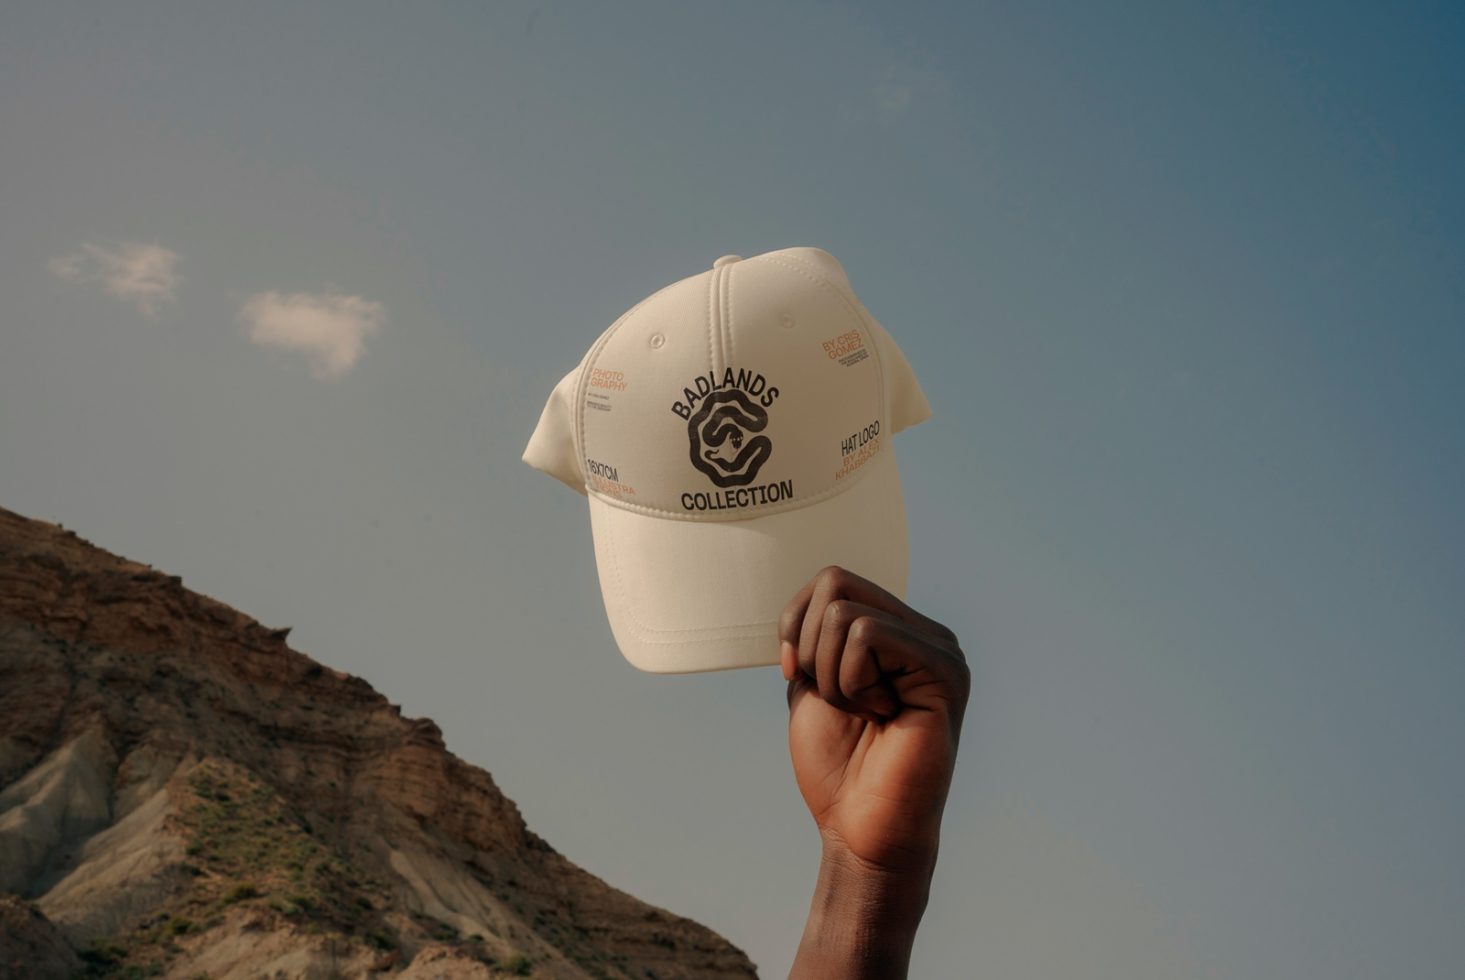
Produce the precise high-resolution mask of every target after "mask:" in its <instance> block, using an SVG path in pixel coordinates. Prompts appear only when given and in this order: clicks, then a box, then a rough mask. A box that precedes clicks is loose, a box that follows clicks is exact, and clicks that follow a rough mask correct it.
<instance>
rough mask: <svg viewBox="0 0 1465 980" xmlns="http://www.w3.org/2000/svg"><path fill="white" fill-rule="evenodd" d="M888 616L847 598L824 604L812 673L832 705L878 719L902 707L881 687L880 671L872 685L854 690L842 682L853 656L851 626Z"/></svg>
mask: <svg viewBox="0 0 1465 980" xmlns="http://www.w3.org/2000/svg"><path fill="white" fill-rule="evenodd" d="M888 615H889V614H888V613H885V612H882V611H880V610H878V609H875V608H874V607H872V606H865V605H861V604H860V603H858V602H851V601H850V600H848V599H835V600H834V601H833V602H830V603H829V604H828V605H826V606H825V607H824V617H823V620H822V622H821V623H820V628H819V635H818V639H817V641H816V646H815V649H814V674H813V676H814V683H815V685H816V686H817V687H818V690H819V696H820V697H821V698H823V699H824V700H825V701H826V702H828V703H829V704H830V705H831V706H833V707H835V708H838V709H839V710H840V711H844V712H846V713H848V714H852V715H862V716H864V717H867V718H877V719H878V718H884V717H889V716H892V715H894V714H895V712H896V711H897V710H899V706H898V704H894V703H892V698H891V697H889V696H888V693H887V692H881V691H880V690H879V687H878V684H879V680H880V678H879V676H878V672H877V675H876V677H875V678H874V682H873V683H872V684H866V685H863V686H860V687H858V688H856V689H852V690H846V688H845V686H844V684H843V677H844V670H845V667H844V661H845V660H846V658H848V657H849V655H850V650H849V647H848V641H849V636H850V631H851V629H852V628H853V627H854V626H855V624H856V623H858V622H860V621H861V620H862V619H868V618H871V617H885V616H888ZM882 695H884V696H882Z"/></svg>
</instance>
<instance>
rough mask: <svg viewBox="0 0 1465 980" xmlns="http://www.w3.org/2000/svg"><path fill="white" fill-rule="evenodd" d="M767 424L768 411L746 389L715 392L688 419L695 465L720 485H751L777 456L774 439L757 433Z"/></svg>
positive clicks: (688, 431) (693, 463) (727, 389)
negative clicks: (775, 454)
mask: <svg viewBox="0 0 1465 980" xmlns="http://www.w3.org/2000/svg"><path fill="white" fill-rule="evenodd" d="M767 425H768V410H767V409H765V408H764V407H763V406H762V405H759V404H758V403H757V402H755V401H753V399H751V398H749V397H748V396H747V395H745V394H744V393H743V392H741V391H739V390H738V389H736V388H725V389H723V390H721V391H714V392H712V393H711V394H709V395H708V396H707V397H706V399H705V400H704V401H703V402H702V407H701V408H699V409H698V410H697V411H696V412H695V413H693V414H692V417H691V418H690V419H688V420H687V435H688V437H689V439H690V440H691V444H692V447H691V448H692V465H693V466H695V467H697V469H699V470H701V471H702V472H703V473H706V474H707V478H708V479H709V480H711V481H712V482H713V483H715V484H717V485H718V486H719V487H743V486H747V485H748V484H749V483H752V482H753V480H754V479H755V478H756V477H757V476H758V471H759V470H760V469H762V468H763V464H764V463H766V462H767V461H768V457H769V456H771V455H773V442H772V440H770V439H769V438H768V437H767V436H764V435H756V433H759V432H762V431H763V429H764V428H765V427H766V426H767ZM750 433H752V435H750Z"/></svg>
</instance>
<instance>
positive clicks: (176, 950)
mask: <svg viewBox="0 0 1465 980" xmlns="http://www.w3.org/2000/svg"><path fill="white" fill-rule="evenodd" d="M287 632H288V631H287V630H272V629H269V628H267V627H264V626H262V625H260V624H259V623H257V622H255V621H254V620H252V619H250V618H249V617H248V616H245V615H243V614H241V613H239V612H237V611H235V610H234V609H231V608H230V607H228V606H226V605H224V604H222V603H219V602H216V601H214V600H212V599H209V598H207V597H205V596H201V595H197V594H195V593H193V592H190V591H188V590H187V589H185V588H183V585H182V583H181V581H180V580H179V578H178V577H177V576H170V575H166V574H164V573H162V572H159V571H156V570H154V569H153V568H151V567H149V566H146V565H141V564H138V563H136V562H131V561H127V560H125V559H123V558H119V557H117V556H115V555H112V554H110V553H108V552H106V551H103V550H101V549H100V548H97V547H94V546H93V545H91V544H89V543H88V542H86V541H83V540H81V539H80V538H78V537H77V536H76V535H75V534H74V533H72V532H70V531H66V530H64V529H62V528H60V527H58V526H56V525H53V524H47V523H44V522H40V521H34V520H30V519H27V518H25V517H22V516H20V515H18V514H14V513H12V512H10V511H7V510H4V509H0V976H16V977H21V976H23V977H48V976H57V977H72V976H77V975H85V976H119V977H134V976H163V977H170V978H171V977H177V978H197V977H199V976H207V977H211V978H214V980H222V978H230V977H241V978H242V977H259V976H270V977H274V976H280V977H355V976H392V977H399V978H429V977H432V978H438V977H441V978H460V977H461V978H467V977H491V976H503V975H526V976H536V977H544V978H565V980H570V978H575V980H581V978H591V977H595V978H617V980H620V978H636V980H656V978H660V980H673V978H694V977H695V978H704V977H705V978H722V977H728V978H731V977H755V976H756V975H757V974H756V972H755V970H754V968H753V965H752V963H751V962H749V960H748V958H747V957H746V956H745V955H744V954H743V952H742V951H741V950H739V949H737V948H736V947H734V946H732V945H731V944H730V943H728V942H727V941H726V940H724V939H722V938H721V937H719V936H717V935H716V934H714V933H712V932H711V931H709V930H708V929H706V928H704V927H703V926H700V925H698V924H697V923H695V922H692V921H690V920H688V919H685V918H682V917H680V916H677V915H673V914H671V913H670V912H667V911H665V910H663V909H658V908H655V907H653V906H650V905H647V904H645V903H643V902H641V901H638V900H637V899H635V898H633V897H631V896H629V895H626V894H625V893H623V892H619V891H616V890H615V889H613V888H611V887H609V886H608V885H606V884H605V883H604V882H602V881H601V880H600V879H598V878H596V877H594V876H593V875H591V874H589V873H587V872H586V871H584V870H582V869H580V868H578V867H576V866H575V865H574V864H572V863H570V862H569V861H568V860H566V859H565V858H564V857H563V856H561V855H560V854H558V853H557V852H556V851H555V850H554V848H552V847H551V846H550V845H549V844H548V843H546V842H545V841H544V840H543V839H542V838H540V837H538V836H537V835H535V834H534V832H533V831H531V830H529V829H528V828H527V827H526V826H525V824H524V821H523V819H522V818H521V816H520V814H519V811H518V808H517V807H515V805H514V803H513V802H512V801H511V800H509V799H507V798H506V797H505V796H504V795H503V794H502V793H501V792H500V791H499V790H498V788H497V787H496V786H495V785H494V782H493V779H492V778H491V777H490V776H489V774H488V773H486V772H484V771H483V770H482V769H478V768H476V767H474V766H471V765H469V764H467V763H466V762H464V761H462V760H461V759H458V758H457V757H455V756H454V755H452V753H450V752H448V751H447V750H446V749H445V747H444V745H443V739H442V735H441V732H440V731H439V730H438V728H437V727H436V726H435V725H434V724H433V723H432V722H430V721H426V720H414V719H409V718H403V717H402V716H401V714H400V712H399V710H398V709H397V707H396V706H395V705H392V704H390V703H388V702H387V700H386V699H385V698H383V697H382V696H381V695H380V694H378V693H376V692H375V691H374V690H372V688H371V687H370V686H369V685H368V684H367V683H366V682H365V681H363V680H361V679H360V678H357V677H352V676H350V675H347V674H343V673H339V672H337V671H334V670H331V669H330V668H328V667H323V666H321V665H320V664H318V663H315V662H314V661H312V660H311V659H310V658H309V657H306V656H305V655H303V654H301V653H298V652H296V651H294V650H291V649H290V647H289V646H288V645H287V644H286V634H287Z"/></svg>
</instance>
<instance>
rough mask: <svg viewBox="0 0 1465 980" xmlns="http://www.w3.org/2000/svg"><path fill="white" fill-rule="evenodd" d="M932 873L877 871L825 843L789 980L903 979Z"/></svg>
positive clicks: (928, 891) (928, 890)
mask: <svg viewBox="0 0 1465 980" xmlns="http://www.w3.org/2000/svg"><path fill="white" fill-rule="evenodd" d="M934 869H935V859H934V857H933V858H932V861H931V864H930V867H928V868H927V869H926V870H925V871H924V872H914V871H913V872H890V871H881V870H877V869H875V868H872V867H871V866H870V865H868V864H866V863H865V862H862V861H861V860H860V859H859V858H856V857H854V856H853V855H851V854H849V853H848V852H847V851H843V850H841V849H840V848H838V847H837V846H830V845H826V846H825V848H824V858H823V861H822V862H821V864H820V866H819V880H818V883H817V884H816V885H815V888H814V899H813V901H812V902H811V903H810V906H809V921H808V923H807V924H806V925H805V926H804V937H803V940H802V941H801V942H800V944H799V952H798V955H797V956H796V957H795V959H794V965H793V969H792V970H791V971H790V972H789V980H814V978H820V980H823V978H828V977H839V978H841V980H900V978H904V977H905V976H906V971H907V969H908V968H909V966H910V958H911V948H912V946H913V945H914V944H915V939H916V929H917V927H918V926H919V925H920V923H921V916H922V914H924V913H925V911H926V901H927V899H928V898H929V897H930V890H931V873H932V871H933V870H934Z"/></svg>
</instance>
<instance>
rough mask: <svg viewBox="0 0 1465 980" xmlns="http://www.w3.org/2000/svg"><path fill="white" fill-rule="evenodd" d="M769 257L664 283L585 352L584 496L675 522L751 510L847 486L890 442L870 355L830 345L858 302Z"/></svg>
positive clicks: (851, 320) (792, 503) (738, 515)
mask: <svg viewBox="0 0 1465 980" xmlns="http://www.w3.org/2000/svg"><path fill="white" fill-rule="evenodd" d="M767 258H768V257H766V256H760V257H758V258H756V259H749V260H746V261H742V262H737V263H730V264H727V265H724V266H723V267H720V268H719V269H716V270H712V271H711V272H708V273H704V274H702V275H700V276H696V277H692V278H690V279H687V280H683V281H682V282H680V283H677V284H675V285H674V286H672V287H669V288H668V289H666V290H664V291H663V292H662V293H661V294H660V295H659V296H658V297H656V299H655V301H654V302H648V303H646V304H644V305H643V306H642V307H641V308H639V309H638V310H636V311H635V313H634V314H633V315H631V316H628V317H627V318H626V320H625V321H624V322H623V323H622V324H621V325H620V327H619V329H618V330H617V331H616V333H615V334H614V335H613V336H611V337H610V338H609V339H608V340H607V341H606V343H605V344H604V345H603V346H602V348H601V349H600V350H599V352H598V354H597V355H596V356H595V358H594V359H593V360H592V361H591V362H590V364H589V365H588V371H589V382H588V387H587V388H586V389H585V402H584V406H583V421H582V423H581V424H582V429H581V440H582V442H581V445H582V447H583V450H584V454H585V461H586V467H587V483H588V484H589V488H590V492H591V493H592V494H599V495H600V496H602V497H603V498H605V499H606V501H607V502H609V503H612V504H614V505H616V506H622V507H626V508H629V509H633V510H641V511H644V512H646V513H654V514H658V515H660V516H663V517H668V518H673V519H678V520H746V519H748V518H750V517H754V516H757V515H759V514H762V513H771V512H775V511H778V510H788V509H793V508H797V507H801V506H807V505H808V504H810V503H813V502H815V501H818V500H821V499H823V498H824V497H827V496H831V495H833V494H836V493H839V492H841V491H843V490H844V489H846V488H847V487H848V486H849V485H851V484H852V483H853V482H855V481H857V480H858V478H859V475H860V470H861V468H862V467H863V466H864V465H865V464H866V463H868V462H869V460H871V459H872V458H874V456H875V455H876V454H877V453H878V452H879V451H880V450H881V449H882V448H883V447H884V445H885V442H886V439H885V438H883V437H882V433H884V432H888V431H889V421H888V417H887V416H886V410H885V408H884V395H883V389H884V379H883V377H882V376H881V373H880V367H879V362H878V359H876V358H871V357H869V356H868V352H867V351H865V350H864V349H863V345H861V350H860V351H859V352H858V353H856V354H854V355H852V356H840V357H836V356H834V355H833V354H831V353H830V351H831V349H833V346H835V345H837V344H838V343H839V341H840V338H842V337H845V336H846V335H847V334H849V333H850V331H851V327H852V325H857V324H858V323H859V319H858V318H859V313H858V310H857V308H856V307H855V306H854V305H853V304H852V303H851V302H850V300H849V298H848V296H847V295H846V294H845V293H844V292H843V291H842V290H841V289H839V288H838V287H836V286H834V285H832V284H831V283H829V282H827V281H826V280H824V279H822V278H821V277H819V276H817V275H815V274H813V273H812V272H811V271H810V270H809V269H808V268H806V267H805V266H804V265H802V264H798V263H794V262H782V261H765V259H767ZM714 303H716V304H718V306H717V308H716V309H714V307H713V304H714ZM856 335H858V334H857V333H856Z"/></svg>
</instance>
